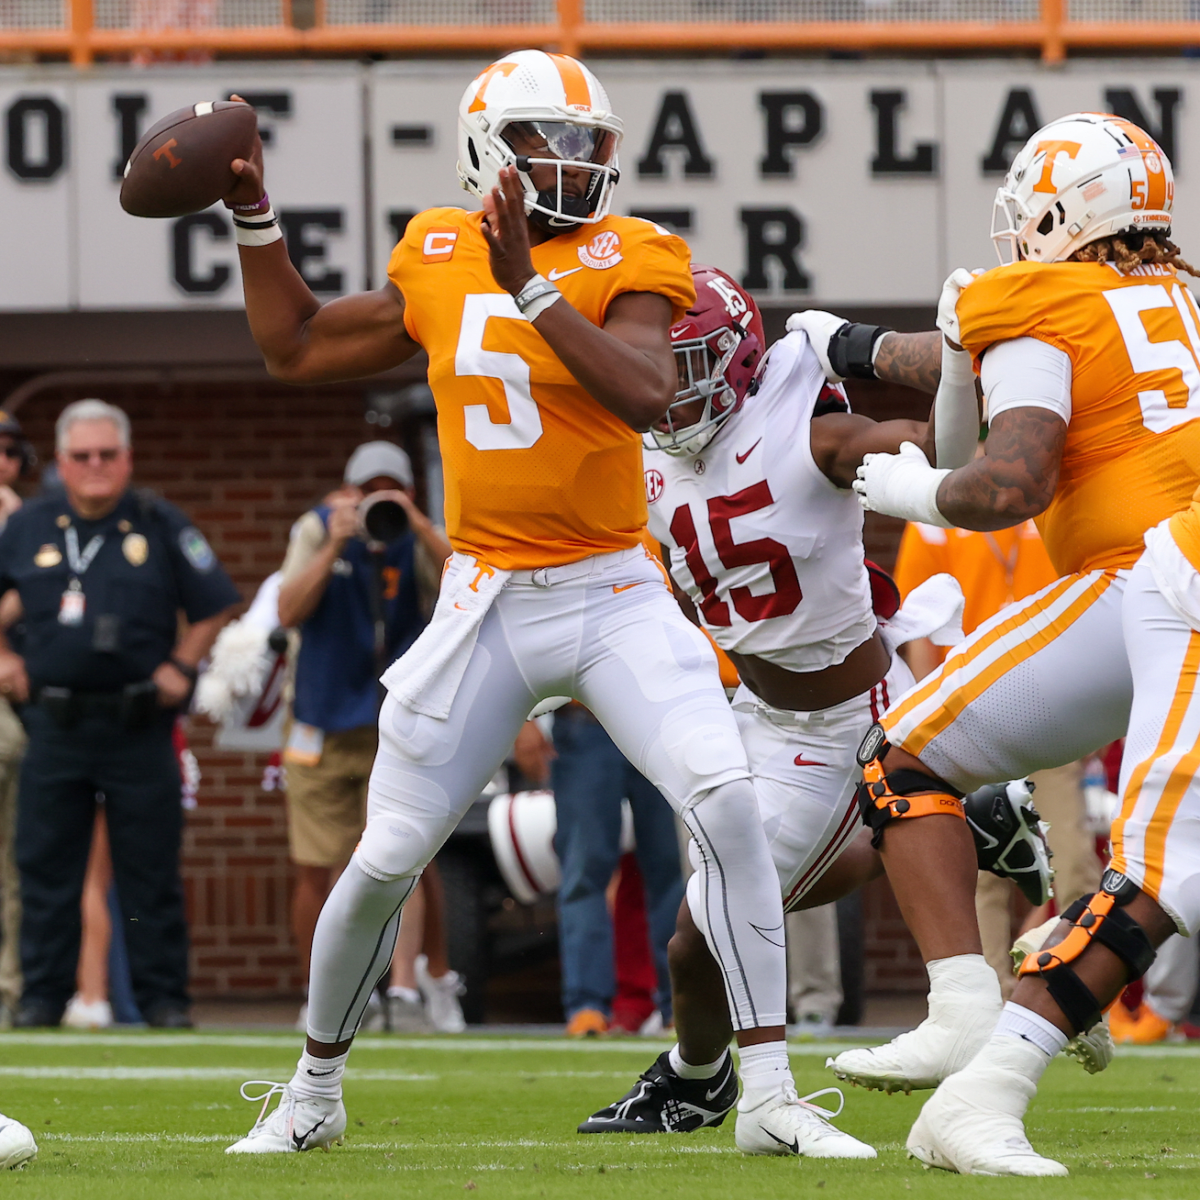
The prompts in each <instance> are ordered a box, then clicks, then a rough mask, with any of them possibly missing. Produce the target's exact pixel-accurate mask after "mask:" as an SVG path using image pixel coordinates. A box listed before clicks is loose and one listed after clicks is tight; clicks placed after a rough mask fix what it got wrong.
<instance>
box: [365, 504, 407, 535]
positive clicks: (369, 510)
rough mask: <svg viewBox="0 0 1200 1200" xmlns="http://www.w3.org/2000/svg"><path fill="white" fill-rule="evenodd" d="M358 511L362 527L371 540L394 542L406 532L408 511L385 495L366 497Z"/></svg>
mask: <svg viewBox="0 0 1200 1200" xmlns="http://www.w3.org/2000/svg"><path fill="white" fill-rule="evenodd" d="M360 511H361V512H362V522H363V528H364V529H365V530H366V531H367V537H369V538H370V539H371V540H372V541H373V542H394V541H396V539H397V538H402V537H403V536H404V535H405V534H406V533H407V532H408V513H406V512H405V511H404V509H403V507H402V506H401V505H400V504H399V503H397V502H396V501H395V500H392V499H389V498H388V497H387V496H380V497H379V498H378V499H374V498H373V497H368V498H367V499H366V500H364V501H363V504H362V508H361V510H360Z"/></svg>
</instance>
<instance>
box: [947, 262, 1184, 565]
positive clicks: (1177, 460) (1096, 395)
mask: <svg viewBox="0 0 1200 1200" xmlns="http://www.w3.org/2000/svg"><path fill="white" fill-rule="evenodd" d="M958 319H959V327H960V329H961V331H962V343H963V345H964V346H965V347H966V348H967V349H968V350H970V352H971V353H972V355H974V357H975V360H976V363H977V364H978V362H979V359H980V358H981V356H982V355H983V353H984V351H985V350H987V348H988V347H989V346H991V345H993V344H995V343H996V342H1003V341H1008V340H1010V339H1012V338H1019V337H1032V338H1037V339H1038V340H1039V341H1043V342H1046V343H1048V344H1049V345H1051V346H1056V347H1057V348H1058V349H1060V350H1062V351H1063V352H1064V353H1065V354H1067V355H1068V356H1069V357H1070V359H1071V366H1072V383H1071V419H1070V422H1069V424H1068V426H1067V439H1066V445H1065V446H1064V448H1063V455H1062V466H1061V471H1060V475H1059V480H1058V487H1057V489H1056V491H1055V493H1054V499H1053V500H1052V501H1051V503H1050V507H1049V508H1047V509H1046V511H1045V512H1044V513H1043V514H1042V515H1041V516H1040V517H1038V518H1037V525H1038V528H1039V529H1040V530H1041V532H1042V537H1043V538H1044V539H1045V542H1046V549H1047V550H1048V551H1049V554H1050V558H1051V561H1052V562H1053V563H1054V565H1055V567H1056V568H1057V569H1058V570H1059V572H1061V573H1062V574H1067V573H1069V572H1074V571H1091V570H1096V569H1109V570H1112V569H1118V568H1121V567H1129V566H1132V565H1133V563H1134V562H1136V561H1137V559H1138V556H1139V555H1140V554H1141V552H1142V536H1143V534H1144V533H1145V532H1146V530H1147V529H1149V528H1150V527H1151V526H1152V525H1157V524H1158V523H1159V522H1160V521H1163V520H1165V519H1166V518H1167V517H1169V516H1171V515H1172V513H1175V512H1178V511H1179V510H1180V509H1182V508H1184V507H1185V506H1186V505H1187V503H1188V501H1189V499H1190V498H1191V496H1192V493H1193V492H1194V491H1195V490H1196V486H1197V484H1198V483H1200V422H1197V420H1196V418H1197V417H1200V313H1197V310H1196V304H1195V301H1194V300H1193V299H1192V296H1191V293H1190V292H1189V291H1188V290H1187V288H1185V287H1184V286H1183V285H1182V284H1181V283H1179V281H1178V280H1177V279H1176V277H1175V271H1174V269H1173V268H1169V267H1159V266H1142V267H1139V268H1137V269H1136V270H1135V271H1133V272H1132V273H1130V274H1129V275H1122V274H1121V273H1120V272H1119V271H1117V269H1116V268H1115V267H1114V266H1112V265H1111V264H1106V263H1074V262H1067V263H1045V264H1043V263H1029V262H1020V263H1013V264H1011V265H1009V266H1006V267H998V268H997V269H996V270H993V271H989V272H988V273H987V274H986V275H982V276H980V278H979V279H977V280H976V281H975V282H974V283H972V284H971V285H970V286H969V287H967V288H966V289H965V290H964V291H963V293H962V296H961V297H960V299H959V302H958Z"/></svg>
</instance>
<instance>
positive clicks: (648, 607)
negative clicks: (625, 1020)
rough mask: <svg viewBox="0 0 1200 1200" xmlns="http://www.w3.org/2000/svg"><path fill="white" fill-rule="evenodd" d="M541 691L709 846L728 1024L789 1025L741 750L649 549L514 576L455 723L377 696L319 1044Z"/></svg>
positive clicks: (708, 911)
mask: <svg viewBox="0 0 1200 1200" xmlns="http://www.w3.org/2000/svg"><path fill="white" fill-rule="evenodd" d="M548 696H571V697H573V698H574V699H576V700H578V701H579V702H580V703H581V704H584V705H586V706H587V707H588V708H589V709H590V710H591V711H592V713H593V714H594V715H595V716H596V718H597V720H599V722H600V723H601V725H603V726H604V728H605V729H606V730H607V731H608V734H609V735H610V736H611V737H612V739H613V741H614V742H616V744H617V746H618V747H619V749H620V750H621V752H622V753H623V754H624V755H625V756H626V758H628V759H629V761H630V762H631V763H632V764H633V765H634V766H635V767H636V768H637V769H638V770H639V771H640V772H641V773H642V774H643V775H645V776H646V778H647V779H649V780H650V781H651V782H652V783H653V784H654V785H655V786H656V787H657V788H658V789H659V791H661V792H662V794H663V795H664V796H665V797H666V799H667V800H668V802H669V803H670V804H671V806H672V808H674V809H675V811H676V812H677V813H679V815H680V817H681V818H682V820H683V822H684V824H685V825H686V826H687V829H688V831H689V832H690V834H691V836H692V838H693V840H694V841H695V843H696V846H697V848H698V851H699V860H700V861H699V870H698V874H699V876H700V878H699V880H698V881H697V882H696V883H695V885H694V886H693V887H692V888H690V889H689V896H688V899H689V907H690V908H691V910H692V916H693V918H694V920H695V922H696V924H697V926H698V927H699V928H700V930H701V931H702V932H703V934H704V936H705V939H706V940H707V942H708V945H709V949H710V950H711V951H712V954H713V957H714V958H715V959H716V961H717V963H718V964H719V965H720V967H721V970H722V973H723V975H724V979H725V986H726V993H727V998H728V1001H729V1011H730V1013H731V1015H732V1017H733V1024H734V1027H735V1028H736V1029H747V1028H754V1027H761V1026H772V1025H781V1024H783V1021H784V1004H785V989H786V966H785V960H784V938H783V908H782V904H781V903H780V896H779V886H778V882H777V876H776V873H775V869H774V865H773V863H772V861H771V853H770V850H769V848H768V846H767V840H766V837H765V836H764V833H763V828H762V822H761V820H760V818H759V813H758V806H757V803H756V801H755V796H754V788H753V786H752V784H751V782H750V779H749V769H748V766H747V762H746V753H745V751H744V749H743V748H742V743H741V741H740V739H739V738H738V731H737V726H736V724H735V722H734V717H733V713H732V711H731V710H730V707H729V704H728V702H727V701H726V698H725V693H724V691H723V690H722V688H721V683H720V678H719V675H718V671H717V663H716V658H715V656H714V654H713V652H712V648H711V646H710V645H709V643H708V641H707V640H706V639H705V637H704V636H703V634H701V633H700V631H699V630H698V629H696V628H695V627H694V626H693V625H692V624H691V623H690V622H689V621H687V619H686V618H685V617H684V616H683V614H682V613H681V612H680V611H679V607H678V605H677V604H676V602H675V599H674V597H673V596H672V595H671V593H670V591H669V590H668V589H667V587H666V583H665V578H664V574H663V571H662V569H661V568H660V567H659V566H658V564H657V563H656V562H655V561H654V560H652V559H650V558H649V557H648V556H647V555H646V554H645V552H644V551H643V550H642V549H641V548H640V547H639V548H636V549H634V550H628V551H622V552H619V553H616V554H606V555H600V556H596V557H594V558H590V559H584V560H583V561H582V562H577V563H571V564H569V565H568V566H564V567H545V568H540V569H538V570H536V571H515V572H513V575H512V578H511V579H510V580H509V582H508V583H507V584H506V586H505V587H504V589H503V590H502V591H501V592H500V594H499V595H498V596H497V598H496V600H495V602H494V604H493V605H492V608H491V609H490V611H489V612H488V613H487V615H486V617H485V618H484V620H483V624H482V626H481V628H480V631H479V638H478V641H477V643H476V645H475V649H474V652H473V654H472V657H471V661H470V664H469V665H468V667H467V670H466V674H465V675H464V677H463V680H462V684H461V686H460V688H459V690H458V693H457V695H456V696H455V699H454V702H453V705H452V707H451V710H450V715H449V718H448V719H447V720H445V721H439V720H435V719H433V718H431V717H426V716H419V715H417V714H415V713H414V712H412V711H411V710H409V709H407V708H404V707H402V706H401V705H399V704H398V703H397V702H396V701H395V700H394V699H392V698H391V697H389V698H388V699H386V700H385V701H384V705H383V709H382V712H381V713H380V718H379V732H380V739H379V753H378V755H377V757H376V759H375V766H374V769H373V770H372V772H371V782H370V789H369V794H368V800H367V827H366V829H365V830H364V831H363V836H362V840H361V842H360V843H359V846H358V849H357V850H356V851H355V853H354V857H353V858H352V859H351V861H350V865H349V867H348V868H347V869H346V871H345V872H344V873H343V874H342V876H341V878H340V879H339V880H338V882H337V884H336V885H335V887H334V889H333V891H332V892H331V893H330V896H329V899H328V900H327V901H326V903H325V907H324V908H323V909H322V912H321V917H320V920H319V921H318V923H317V930H316V935H315V937H314V939H313V954H312V970H311V979H310V984H309V1006H308V1032H309V1035H310V1036H311V1037H312V1038H314V1039H315V1040H316V1041H319V1042H326V1043H330V1042H339V1041H343V1040H344V1039H346V1038H348V1037H350V1036H352V1035H353V1033H354V1031H355V1030H356V1029H357V1027H358V1022H359V1020H360V1019H361V1017H362V1013H363V1010H364V1008H365V1006H366V1002H367V999H368V996H369V994H370V992H371V989H372V988H373V986H374V984H375V981H376V980H377V979H378V978H379V977H380V976H381V975H382V974H383V972H384V971H385V970H386V969H387V965H388V962H389V961H390V958H391V953H392V946H393V944H394V941H395V931H396V927H397V925H398V923H399V918H400V910H401V908H402V907H403V904H404V901H405V900H406V899H407V898H408V894H409V893H410V891H411V889H412V888H413V886H414V884H415V880H416V879H417V877H418V876H419V875H420V873H421V870H422V869H423V868H424V866H425V864H426V863H427V862H429V860H430V859H431V858H433V856H434V855H435V854H436V853H437V851H438V849H439V848H440V847H441V845H442V843H443V842H444V841H445V840H446V838H447V837H448V836H449V835H450V833H451V831H452V830H453V829H454V827H455V825H457V824H458V822H459V820H460V819H461V817H462V816H463V814H464V813H465V812H466V810H467V809H468V808H469V807H470V805H471V804H472V803H473V802H474V801H475V799H476V797H478V795H479V793H480V792H481V791H482V789H483V787H484V785H485V784H486V783H487V782H488V781H489V780H490V779H491V778H492V776H493V775H494V774H495V772H496V769H497V768H498V767H499V765H500V764H501V762H503V760H504V758H505V756H506V755H507V754H508V752H509V750H510V748H511V747H512V744H513V740H514V738H515V737H516V735H517V732H518V731H519V730H520V728H521V725H522V723H523V722H524V720H525V718H526V716H527V715H528V714H529V712H530V710H531V709H532V708H533V707H534V706H535V705H536V704H537V703H538V702H539V701H540V700H542V699H544V698H546V697H548Z"/></svg>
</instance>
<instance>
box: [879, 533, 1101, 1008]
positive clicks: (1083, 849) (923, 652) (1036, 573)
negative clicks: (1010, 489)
mask: <svg viewBox="0 0 1200 1200" xmlns="http://www.w3.org/2000/svg"><path fill="white" fill-rule="evenodd" d="M940 572H945V573H946V574H949V575H953V576H954V578H955V579H957V580H958V582H959V584H960V585H961V587H962V590H963V596H964V598H965V600H966V603H965V606H964V609H963V632H964V633H967V634H969V633H971V632H972V631H973V630H975V629H976V628H977V627H978V626H979V625H981V624H982V623H983V622H984V621H986V620H987V619H988V618H989V617H992V616H994V615H995V614H996V613H997V612H999V611H1000V609H1002V608H1003V607H1004V606H1005V605H1006V604H1011V603H1012V602H1013V601H1014V600H1020V599H1022V598H1023V597H1025V596H1028V595H1031V594H1032V593H1033V592H1036V591H1039V590H1040V589H1041V588H1044V587H1047V586H1048V585H1049V584H1051V583H1053V582H1054V580H1055V579H1057V578H1058V572H1057V571H1056V570H1055V569H1054V566H1053V564H1052V563H1051V562H1050V557H1049V555H1048V554H1047V553H1046V548H1045V546H1044V545H1043V544H1042V539H1041V535H1040V534H1039V533H1038V531H1037V528H1036V527H1035V525H1034V523H1033V522H1032V521H1026V522H1025V523H1024V524H1022V525H1018V526H1016V527H1015V528H1012V529H997V530H996V531H995V532H994V533H976V532H973V531H971V530H967V529H942V528H940V527H938V526H934V525H921V524H917V523H910V524H909V525H908V526H907V527H906V528H905V530H904V536H903V537H902V539H901V541H900V552H899V554H898V555H897V557H896V572H895V577H896V583H897V585H898V586H899V588H900V593H901V596H902V597H903V598H905V599H907V598H908V594H909V593H910V592H911V591H912V590H913V588H915V587H916V586H917V585H918V584H920V583H923V582H924V581H925V580H926V579H928V578H929V577H930V576H931V575H937V574H939V573H940ZM900 653H901V654H902V655H903V656H904V658H905V660H906V661H907V662H908V665H909V666H910V667H911V668H912V672H913V674H914V675H915V676H916V678H917V679H922V678H924V677H925V676H926V675H928V674H929V672H930V671H932V670H933V669H934V668H935V667H937V666H938V664H939V663H940V662H941V661H942V659H943V658H944V657H945V656H946V653H947V651H946V649H945V648H942V647H938V646H934V645H933V643H932V642H930V641H928V640H927V639H925V638H921V639H918V640H917V641H914V642H909V643H908V645H906V646H902V647H901V649H900ZM1031 778H1032V779H1033V781H1034V783H1035V784H1036V785H1037V790H1036V793H1035V795H1034V803H1035V805H1036V806H1037V809H1038V812H1040V813H1041V815H1042V818H1043V820H1045V821H1047V822H1048V823H1049V825H1050V833H1049V836H1048V838H1047V840H1048V842H1049V843H1050V849H1051V850H1052V851H1053V852H1054V863H1053V865H1054V871H1055V878H1054V894H1055V898H1056V900H1057V902H1058V907H1059V910H1060V911H1061V909H1063V908H1065V907H1066V906H1067V905H1068V904H1070V903H1071V902H1072V901H1073V900H1075V899H1076V898H1077V897H1079V896H1082V895H1084V894H1085V893H1088V892H1094V891H1095V890H1096V889H1097V888H1098V887H1099V886H1100V860H1099V858H1098V857H1097V855H1096V847H1095V839H1094V838H1093V836H1092V834H1091V833H1090V831H1089V830H1088V827H1087V819H1086V811H1085V807H1084V802H1083V787H1082V784H1083V769H1082V766H1081V764H1079V763H1069V764H1067V765H1066V766H1062V767H1056V768H1054V769H1053V770H1049V771H1038V772H1037V773H1036V774H1035V775H1033V776H1031ZM1017 895H1018V893H1017V891H1016V888H1015V886H1014V884H1013V883H1012V881H1011V880H1008V879H1001V878H999V877H998V876H996V875H992V874H990V873H989V872H986V871H981V872H980V873H979V882H978V886H977V888H976V893H975V907H976V911H977V913H978V916H979V932H980V936H981V938H982V940H983V953H984V957H985V958H986V959H987V961H988V963H989V964H990V965H991V966H992V968H993V970H995V972H996V974H997V975H998V976H999V977H1000V990H1001V992H1002V993H1003V995H1004V997H1005V999H1007V998H1008V996H1009V995H1010V994H1011V992H1012V990H1013V987H1014V986H1015V983H1016V979H1015V976H1014V975H1013V971H1012V960H1011V959H1010V958H1009V953H1008V952H1009V949H1010V947H1011V945H1012V940H1013V927H1012V926H1013V922H1012V904H1013V902H1014V897H1015V896H1017ZM1049 915H1050V914H1049V912H1048V911H1045V910H1044V909H1038V910H1035V911H1034V912H1033V913H1030V914H1027V916H1026V917H1025V919H1024V920H1023V921H1022V922H1021V926H1022V928H1028V927H1031V926H1032V925H1037V924H1040V923H1041V922H1042V921H1044V920H1046V919H1047V917H1048V916H1049Z"/></svg>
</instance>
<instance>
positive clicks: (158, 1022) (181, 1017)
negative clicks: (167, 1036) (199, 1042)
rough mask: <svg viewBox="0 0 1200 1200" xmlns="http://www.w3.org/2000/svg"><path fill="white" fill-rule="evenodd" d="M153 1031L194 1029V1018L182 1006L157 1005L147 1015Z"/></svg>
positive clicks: (148, 1023) (147, 1021)
mask: <svg viewBox="0 0 1200 1200" xmlns="http://www.w3.org/2000/svg"><path fill="white" fill-rule="evenodd" d="M145 1017H146V1024H147V1025H149V1026H150V1027H151V1028H152V1029H194V1028H195V1026H194V1025H193V1024H192V1018H191V1016H190V1015H189V1013H188V1010H187V1008H186V1007H184V1006H183V1005H182V1004H156V1005H155V1006H154V1007H153V1008H152V1009H151V1010H150V1011H149V1012H148V1013H146V1014H145Z"/></svg>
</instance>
